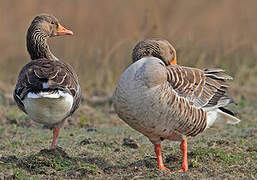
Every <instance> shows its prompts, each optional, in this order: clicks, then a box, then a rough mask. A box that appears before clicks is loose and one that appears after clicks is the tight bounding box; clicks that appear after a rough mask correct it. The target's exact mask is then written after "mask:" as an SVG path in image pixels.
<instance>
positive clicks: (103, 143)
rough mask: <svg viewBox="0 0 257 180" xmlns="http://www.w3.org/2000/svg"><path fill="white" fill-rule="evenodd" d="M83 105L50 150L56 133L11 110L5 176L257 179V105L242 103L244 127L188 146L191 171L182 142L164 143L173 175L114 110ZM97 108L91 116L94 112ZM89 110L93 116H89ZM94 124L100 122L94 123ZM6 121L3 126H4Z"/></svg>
mask: <svg viewBox="0 0 257 180" xmlns="http://www.w3.org/2000/svg"><path fill="white" fill-rule="evenodd" d="M90 104H91V106H90V107H89V106H88V105H87V104H82V107H81V109H80V110H79V111H78V112H77V113H76V114H75V115H74V117H72V119H70V120H73V122H72V123H71V122H67V123H66V125H65V126H64V128H63V129H62V130H61V132H60V136H59V138H58V140H57V148H56V149H55V150H48V147H49V146H50V142H51V138H52V132H51V131H49V130H48V129H46V128H43V127H42V126H41V125H38V124H35V123H33V122H31V121H29V120H28V118H27V117H26V116H24V114H23V113H20V112H19V111H15V109H16V107H15V106H13V105H9V106H8V107H7V109H9V111H8V112H6V114H5V115H6V116H3V117H4V118H6V119H7V120H6V121H5V123H1V129H0V133H1V136H0V177H4V178H9V179H27V178H28V177H30V179H47V178H53V179H83V178H84V179H95V178H99V179H103V178H107V179H109V178H111V179H151V178H154V179H207V178H215V179H243V178H247V179H256V178H257V164H256V162H257V149H256V147H257V138H256V137H257V126H256V117H257V116H256V115H257V111H256V106H257V104H256V102H252V101H248V100H243V99H241V100H239V103H238V106H234V107H232V109H234V110H235V111H237V112H239V113H240V114H241V112H243V114H242V117H241V118H242V122H241V123H240V124H239V125H236V126H226V127H224V128H223V129H208V130H207V131H206V132H205V133H204V134H202V135H200V136H197V137H196V138H190V139H189V141H188V148H189V149H188V161H189V171H188V172H186V173H178V172H176V170H178V169H179V168H180V166H181V158H182V157H181V156H182V155H181V152H180V149H179V143H178V142H169V141H164V142H163V143H162V144H163V157H164V163H165V165H166V166H167V167H168V168H170V169H171V172H166V171H161V170H159V169H158V168H157V162H156V157H155V155H154V150H153V145H152V144H151V143H150V142H149V141H148V139H147V138H146V137H144V136H143V135H141V134H139V133H138V132H136V131H134V130H132V129H131V128H129V127H128V126H127V125H125V124H124V123H123V122H121V121H120V120H119V119H118V117H117V116H116V115H115V114H113V111H112V107H111V106H110V105H108V104H109V103H107V105H106V104H100V103H99V101H97V102H96V103H93V101H91V102H90ZM90 108H91V111H93V112H90V111H89V109H90ZM85 110H87V111H85ZM91 119H94V120H95V121H91ZM0 122H1V121H0Z"/></svg>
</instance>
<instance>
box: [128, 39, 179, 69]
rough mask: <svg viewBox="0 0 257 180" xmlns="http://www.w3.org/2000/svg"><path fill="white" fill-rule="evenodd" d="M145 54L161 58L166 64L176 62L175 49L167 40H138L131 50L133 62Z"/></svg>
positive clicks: (145, 55)
mask: <svg viewBox="0 0 257 180" xmlns="http://www.w3.org/2000/svg"><path fill="white" fill-rule="evenodd" d="M147 56H153V57H156V58H159V59H161V60H162V61H163V62H164V63H165V65H166V66H168V65H175V64H177V58H176V50H175V48H174V47H173V46H172V45H171V44H170V43H169V42H168V41H167V40H162V39H147V40H143V41H140V42H138V43H137V44H136V46H135V47H134V49H133V52H132V60H133V63H134V62H136V61H138V60H139V59H141V58H143V57H147Z"/></svg>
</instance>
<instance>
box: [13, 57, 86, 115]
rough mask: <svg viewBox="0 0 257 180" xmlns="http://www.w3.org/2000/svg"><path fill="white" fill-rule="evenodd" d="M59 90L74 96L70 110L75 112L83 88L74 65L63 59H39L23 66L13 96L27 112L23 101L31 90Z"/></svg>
mask: <svg viewBox="0 0 257 180" xmlns="http://www.w3.org/2000/svg"><path fill="white" fill-rule="evenodd" d="M57 90H62V91H64V92H67V93H69V94H71V95H72V96H73V99H74V101H73V106H72V109H71V112H70V113H73V112H74V111H75V110H76V109H77V108H78V106H79V103H80V99H81V90H80V86H79V83H78V78H77V75H76V74H75V73H74V71H73V69H72V67H71V66H70V65H68V64H66V63H64V62H61V61H52V60H48V59H38V60H35V61H31V62H29V63H28V64H26V65H25V66H24V67H23V68H22V70H21V71H20V74H19V76H18V80H17V84H16V87H15V89H14V93H13V96H14V99H15V101H16V103H17V105H18V107H19V108H20V109H21V110H22V111H24V112H25V113H26V110H25V108H24V105H23V102H22V101H23V99H24V98H25V96H26V95H27V94H28V93H29V92H33V93H39V92H55V91H57Z"/></svg>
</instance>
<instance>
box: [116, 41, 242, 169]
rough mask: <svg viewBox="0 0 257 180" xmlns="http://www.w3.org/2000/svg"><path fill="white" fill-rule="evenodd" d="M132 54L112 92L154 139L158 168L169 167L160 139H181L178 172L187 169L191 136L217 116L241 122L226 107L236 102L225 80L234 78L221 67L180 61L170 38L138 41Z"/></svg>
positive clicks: (122, 112) (123, 114)
mask: <svg viewBox="0 0 257 180" xmlns="http://www.w3.org/2000/svg"><path fill="white" fill-rule="evenodd" d="M132 58H133V64H132V65H130V66H129V67H128V68H127V70H126V71H125V72H124V73H123V74H122V75H121V77H120V80H119V82H118V85H117V88H116V90H115V92H114V95H113V104H114V108H115V111H116V112H117V114H118V116H119V117H120V118H121V119H122V120H124V121H125V122H126V123H127V124H128V125H130V126H131V127H132V128H134V129H136V130H137V131H139V132H141V133H142V134H144V135H145V136H147V137H148V138H149V140H150V141H151V142H152V143H153V144H154V146H155V152H156V155H157V158H158V166H159V168H160V169H165V170H168V169H167V168H166V167H165V166H164V164H163V161H162V157H161V145H160V143H161V141H162V140H164V139H169V140H173V141H181V145H180V147H181V150H182V151H183V163H182V168H181V170H180V171H186V170H187V169H188V165H187V143H186V140H187V137H189V136H196V135H198V134H200V133H201V132H203V131H204V130H205V129H206V128H207V127H209V126H211V125H212V124H213V123H214V122H215V121H217V122H221V123H226V122H228V123H232V124H235V123H238V122H239V120H238V119H237V118H235V117H233V116H232V114H230V113H228V112H230V111H228V110H226V109H225V108H224V106H226V105H227V104H229V103H231V102H233V100H232V98H230V97H229V96H228V95H227V89H228V84H227V83H226V80H231V79H232V78H231V77H230V76H228V75H227V74H225V73H224V71H223V70H221V69H205V70H200V69H196V68H190V67H183V66H179V65H177V63H176V51H175V49H174V48H173V47H172V46H171V45H170V43H169V42H168V41H166V40H160V39H150V40H145V41H141V42H139V43H138V44H137V45H136V46H135V48H134V49H133V53H132Z"/></svg>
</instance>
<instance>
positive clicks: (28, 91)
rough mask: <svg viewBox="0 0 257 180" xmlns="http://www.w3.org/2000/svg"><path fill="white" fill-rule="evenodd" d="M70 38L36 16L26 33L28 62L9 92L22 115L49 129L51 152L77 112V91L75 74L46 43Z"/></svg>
mask: <svg viewBox="0 0 257 180" xmlns="http://www.w3.org/2000/svg"><path fill="white" fill-rule="evenodd" d="M72 34H73V32H72V31H70V30H67V29H65V28H64V27H63V26H61V24H60V23H59V22H58V20H57V19H56V18H55V17H54V16H51V15H46V14H43V15H38V16H36V17H35V18H34V20H33V21H32V23H31V25H30V27H29V29H28V32H27V50H28V53H29V55H30V57H31V60H32V61H30V62H29V63H27V64H26V65H25V66H24V67H23V68H22V69H21V71H20V73H19V76H18V80H17V84H16V87H15V89H14V92H13V97H14V100H15V102H16V104H17V105H18V107H19V108H20V109H21V110H22V111H23V112H25V113H26V114H28V116H29V117H30V118H31V119H32V120H34V121H36V122H38V123H42V124H45V125H47V126H48V127H51V128H53V140H52V144H51V147H50V148H51V149H53V148H54V146H55V141H56V139H57V137H58V134H59V130H60V127H61V125H62V124H63V122H64V120H65V119H66V118H67V117H68V116H70V115H71V114H72V113H73V112H74V111H75V110H76V109H77V108H78V106H79V103H80V99H81V90H80V86H79V83H78V78H77V75H76V73H75V72H74V70H73V69H72V67H71V66H70V65H69V64H67V63H64V62H62V61H60V60H59V59H58V58H56V57H55V56H54V55H53V54H52V53H51V51H50V49H49V46H48V44H47V39H48V38H50V37H55V36H62V35H72Z"/></svg>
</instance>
